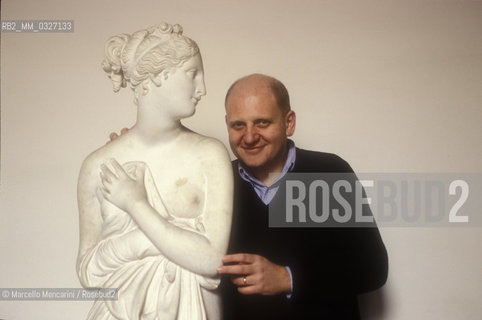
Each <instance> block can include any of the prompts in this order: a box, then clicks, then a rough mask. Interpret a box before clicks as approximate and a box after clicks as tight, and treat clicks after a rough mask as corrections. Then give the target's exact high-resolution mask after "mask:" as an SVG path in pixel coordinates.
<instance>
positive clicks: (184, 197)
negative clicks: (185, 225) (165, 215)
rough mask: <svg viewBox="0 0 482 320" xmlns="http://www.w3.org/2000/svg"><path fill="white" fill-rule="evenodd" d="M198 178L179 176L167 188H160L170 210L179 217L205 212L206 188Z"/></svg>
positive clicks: (194, 215) (189, 216) (195, 215)
mask: <svg viewBox="0 0 482 320" xmlns="http://www.w3.org/2000/svg"><path fill="white" fill-rule="evenodd" d="M191 180H198V179H193V178H189V177H180V178H177V179H176V180H175V181H174V182H173V183H172V184H170V185H168V186H167V188H166V190H160V194H161V197H162V199H163V201H164V203H165V205H166V208H167V210H168V212H169V213H170V214H171V215H173V216H175V217H179V218H196V217H198V216H200V215H201V214H202V213H203V210H204V202H205V190H203V186H202V185H199V181H197V183H196V181H191Z"/></svg>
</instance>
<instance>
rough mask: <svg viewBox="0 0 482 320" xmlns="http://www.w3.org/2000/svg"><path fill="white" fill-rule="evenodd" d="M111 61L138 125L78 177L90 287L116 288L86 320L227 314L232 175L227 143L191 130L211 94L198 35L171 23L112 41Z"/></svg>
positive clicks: (83, 267) (84, 276)
mask: <svg viewBox="0 0 482 320" xmlns="http://www.w3.org/2000/svg"><path fill="white" fill-rule="evenodd" d="M105 55H106V57H105V60H104V62H103V68H104V70H105V71H106V73H107V74H108V75H109V77H110V79H111V80H112V82H113V85H114V91H118V90H119V89H120V88H121V87H125V86H126V85H127V84H129V85H130V87H131V88H132V89H133V91H134V96H135V98H134V101H135V103H136V104H137V121H136V123H135V125H134V126H133V127H132V128H131V129H130V130H129V131H128V132H127V133H125V134H123V135H122V136H121V137H119V138H117V139H116V140H114V141H112V142H110V143H108V144H106V145H104V146H102V147H101V148H99V149H98V150H96V151H94V152H93V153H92V154H90V155H89V156H88V157H87V158H86V159H85V161H84V163H83V165H82V169H81V172H80V177H79V183H78V203H79V214H80V246H79V254H78V260H77V272H78V275H79V278H80V281H81V283H82V285H83V286H84V287H96V288H118V289H119V291H118V300H114V301H96V302H94V305H93V307H92V309H91V310H90V313H89V316H88V318H89V319H96V320H99V319H129V320H133V319H143V320H147V319H158V320H165V319H190V320H192V319H207V318H209V319H218V318H219V317H220V303H221V301H220V297H219V294H218V293H217V291H216V288H217V286H218V284H219V278H218V277H217V275H216V268H217V267H218V266H219V265H221V264H222V263H221V257H222V256H223V254H225V251H226V249H227V245H228V237H229V230H230V227H231V215H232V192H233V189H232V171H231V164H230V160H229V156H228V153H227V151H226V149H225V147H224V145H223V144H222V143H220V142H219V141H217V140H215V139H213V138H209V137H205V136H202V135H199V134H197V133H195V132H192V131H190V130H189V129H187V128H186V127H184V126H183V125H182V124H181V122H180V120H181V119H183V118H186V117H189V116H191V115H193V114H194V111H195V108H196V105H197V103H198V102H199V100H200V99H201V97H202V96H203V95H205V94H206V89H205V86H204V74H203V65H202V60H201V55H200V53H199V48H198V46H197V45H196V43H195V42H194V41H193V40H191V39H189V38H187V37H185V36H184V35H182V28H181V26H179V25H170V24H167V23H163V24H160V25H159V26H156V27H151V28H148V29H146V30H140V31H138V32H135V33H133V34H132V35H128V34H121V35H118V36H114V37H112V38H110V39H109V40H108V42H107V44H106V46H105Z"/></svg>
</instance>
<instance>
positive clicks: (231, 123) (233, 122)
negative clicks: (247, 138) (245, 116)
mask: <svg viewBox="0 0 482 320" xmlns="http://www.w3.org/2000/svg"><path fill="white" fill-rule="evenodd" d="M243 123H244V121H241V120H232V121H229V124H230V125H233V124H243Z"/></svg>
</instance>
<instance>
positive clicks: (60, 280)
mask: <svg viewBox="0 0 482 320" xmlns="http://www.w3.org/2000/svg"><path fill="white" fill-rule="evenodd" d="M1 5H2V8H1V9H2V11H1V18H2V20H14V19H73V20H75V32H74V33H65V34H47V33H42V34H10V33H2V34H1V36H2V37H1V111H2V113H1V193H0V199H1V203H0V210H1V215H0V257H1V258H0V259H1V263H0V287H3V288H5V287H79V283H78V280H77V278H76V274H75V258H76V253H77V246H78V222H77V221H78V220H77V219H78V216H77V204H76V182H77V175H78V170H79V168H80V164H81V162H82V160H83V159H84V158H85V156H86V155H87V154H88V153H89V152H91V151H92V150H94V149H95V148H97V147H98V146H100V145H101V144H103V143H104V142H105V141H106V140H107V136H108V134H109V133H110V132H111V131H116V130H117V131H118V130H119V129H120V128H122V127H124V126H129V125H131V124H132V123H133V122H134V117H135V107H134V106H133V104H132V102H131V101H132V94H131V92H130V90H122V91H121V92H120V93H117V94H114V93H113V92H112V90H111V84H110V82H109V80H108V79H107V77H106V76H105V75H104V73H103V71H102V69H101V67H100V62H101V60H102V58H103V46H104V43H105V40H106V39H107V38H108V37H109V36H111V35H114V34H117V33H121V32H133V31H136V30H138V29H141V28H144V27H147V26H149V25H154V24H157V23H159V22H161V21H168V22H171V23H180V24H182V25H183V27H184V30H185V34H186V35H188V36H190V37H192V38H193V39H195V40H196V41H197V42H198V44H199V46H200V48H201V51H202V54H203V58H204V65H205V72H206V84H207V90H208V95H207V96H206V97H205V98H203V100H202V101H201V102H200V104H199V105H198V111H197V113H196V115H195V116H194V118H192V119H189V120H188V121H186V123H187V124H188V125H189V126H190V127H191V128H193V129H194V130H196V131H198V132H200V133H203V134H207V135H211V136H215V137H217V138H219V139H220V140H222V141H223V142H225V143H226V142H227V135H226V132H225V128H224V119H223V117H224V110H223V100H224V93H225V91H226V89H227V87H228V86H229V85H230V83H231V82H232V81H234V80H235V79H236V78H238V77H240V76H243V75H246V74H249V73H253V72H262V73H266V74H270V75H273V76H276V77H278V78H279V79H280V80H282V81H283V82H284V83H285V84H286V85H287V87H288V89H289V91H290V93H291V96H292V105H293V108H294V109H295V110H296V111H297V115H298V126H297V132H296V134H295V136H294V139H295V141H296V142H297V144H298V145H299V146H301V147H305V148H310V149H316V150H323V151H330V152H335V153H338V154H339V155H341V156H342V157H344V158H345V159H347V160H348V161H349V162H350V163H351V165H352V166H353V167H354V169H355V170H356V171H358V172H481V171H482V163H481V159H482V151H481V150H482V148H481V146H480V137H481V136H482V127H481V125H480V123H481V120H482V90H481V88H482V38H481V30H482V2H480V1H456V0H453V1H423V0H419V1H413V0H412V1H383V0H373V1H369V0H358V1H356V0H352V1H343V0H341V1H308V0H284V1H277V0H261V1H241V0H236V1H234V0H231V1H223V0H210V1H188V0H182V1H180V0H176V1H159V0H156V1H139V2H137V1H126V0H124V1H93V0H87V1H73V0H69V1H61V0H57V1H55V0H44V1H34V0H15V1H14V0H4V1H2V3H1ZM480 231H481V230H480V228H456V227H453V228H447V229H442V228H426V229H422V228H400V229H397V228H382V229H381V232H382V235H383V238H384V240H385V243H386V246H387V249H388V252H389V257H390V275H389V280H388V283H387V285H386V286H385V287H384V289H383V290H381V291H378V292H376V293H374V294H371V295H369V296H368V297H363V299H362V300H363V301H366V303H365V307H364V312H365V314H366V315H367V316H366V317H365V318H366V319H389V320H398V319H400V320H401V319H454V318H458V319H480V317H481V316H482V306H481V304H480V296H481V294H482V275H481V272H480V270H482V253H481V249H480V248H481V243H482V241H481V240H482V234H481V232H480ZM90 305H91V302H52V301H49V302H12V301H0V318H2V319H32V318H36V319H65V318H69V319H75V318H79V319H82V318H84V317H85V314H86V313H87V311H88V309H89V307H90Z"/></svg>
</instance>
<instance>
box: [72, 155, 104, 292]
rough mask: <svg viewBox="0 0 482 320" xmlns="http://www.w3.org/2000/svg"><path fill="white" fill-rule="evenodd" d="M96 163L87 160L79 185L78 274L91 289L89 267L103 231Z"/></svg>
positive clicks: (81, 280) (82, 169)
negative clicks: (97, 193) (97, 191)
mask: <svg viewBox="0 0 482 320" xmlns="http://www.w3.org/2000/svg"><path fill="white" fill-rule="evenodd" d="M94 166H95V164H94V161H92V160H90V159H89V158H87V159H86V160H85V161H84V163H83V164H82V168H81V170H80V174H79V181H78V184H77V201H78V207H79V252H78V255H77V274H78V276H79V279H80V282H81V283H82V285H83V286H85V287H89V286H91V284H90V283H89V280H88V279H89V275H88V270H87V269H88V265H89V261H88V260H90V259H91V255H92V253H93V252H92V250H93V248H94V247H95V246H96V245H97V242H98V241H99V238H100V234H101V231H102V216H101V211H100V210H101V209H100V203H99V200H98V198H97V196H96V188H97V181H98V172H99V169H98V168H97V169H94Z"/></svg>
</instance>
